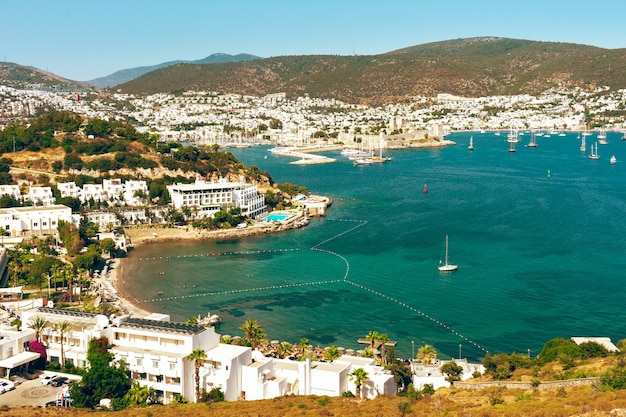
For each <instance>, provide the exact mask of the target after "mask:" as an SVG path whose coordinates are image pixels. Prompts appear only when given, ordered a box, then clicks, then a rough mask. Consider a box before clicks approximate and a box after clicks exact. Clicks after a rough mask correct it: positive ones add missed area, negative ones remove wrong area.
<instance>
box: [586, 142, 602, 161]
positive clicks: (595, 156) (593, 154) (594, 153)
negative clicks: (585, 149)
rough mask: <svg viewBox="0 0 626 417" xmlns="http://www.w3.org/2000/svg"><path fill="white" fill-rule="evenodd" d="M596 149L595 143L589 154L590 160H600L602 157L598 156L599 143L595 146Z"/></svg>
mask: <svg viewBox="0 0 626 417" xmlns="http://www.w3.org/2000/svg"><path fill="white" fill-rule="evenodd" d="M595 145H596V146H595V148H594V146H593V143H592V144H591V153H590V154H589V159H600V155H598V142H596V144H595Z"/></svg>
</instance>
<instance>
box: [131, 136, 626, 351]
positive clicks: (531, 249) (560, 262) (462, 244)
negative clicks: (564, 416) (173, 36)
mask: <svg viewBox="0 0 626 417" xmlns="http://www.w3.org/2000/svg"><path fill="white" fill-rule="evenodd" d="M470 136H472V137H473V143H474V148H475V150H474V151H472V152H470V151H469V150H468V148H467V145H468V143H469V139H470ZM620 138H621V133H608V141H609V143H608V144H607V145H600V147H599V154H600V159H599V160H591V159H589V158H588V157H587V155H588V154H589V152H590V147H591V146H590V145H591V143H593V142H595V141H596V139H595V134H594V135H593V136H589V137H587V152H586V153H583V152H581V151H580V150H579V146H580V139H579V134H578V133H576V132H574V133H567V135H566V136H558V135H552V136H551V137H538V138H537V144H538V146H537V148H530V147H527V146H525V145H526V144H527V143H528V141H529V139H530V134H529V133H528V132H525V133H524V134H523V135H522V136H521V142H520V143H518V144H517V146H516V149H517V152H514V153H513V152H507V149H508V144H507V142H506V132H504V133H503V134H502V135H501V136H497V135H495V134H494V132H486V133H478V132H464V133H453V134H451V135H450V136H448V139H450V140H453V141H455V142H457V145H456V146H451V147H445V148H440V149H422V150H415V149H414V150H396V151H390V154H391V156H392V157H393V160H392V161H391V162H389V163H386V164H380V165H371V166H358V167H354V166H353V165H352V163H351V162H350V161H349V160H347V159H345V158H343V157H342V156H341V155H340V154H339V152H335V153H328V154H326V155H328V156H332V157H335V158H337V159H339V162H337V163H332V164H323V165H310V166H302V165H290V164H289V162H290V161H291V160H293V159H291V158H288V157H284V156H275V155H273V154H271V153H269V152H267V150H268V147H263V146H258V147H252V148H248V149H237V150H233V153H234V154H235V156H236V157H237V158H239V159H240V160H241V161H242V162H244V163H246V164H248V165H256V166H258V167H259V168H260V169H261V170H262V171H267V172H269V173H271V175H272V177H273V178H274V180H276V181H277V182H280V183H282V182H292V183H297V184H300V185H304V186H306V187H307V188H308V189H309V190H310V191H311V192H314V193H317V194H322V195H327V196H330V197H332V198H333V201H334V202H333V205H332V206H331V208H330V209H329V210H328V213H327V216H326V217H324V218H317V219H313V220H312V221H311V223H310V224H309V225H308V226H307V227H305V228H303V229H299V230H293V231H288V232H284V233H279V234H272V235H264V236H258V237H251V238H245V239H236V240H229V241H222V242H200V243H199V242H175V243H163V244H153V245H143V246H140V247H138V248H136V249H135V250H134V251H132V252H131V253H130V255H129V258H128V260H127V261H126V262H125V266H124V276H125V280H126V290H127V292H128V293H129V294H130V295H131V296H133V297H134V298H136V299H137V300H139V301H140V303H141V304H142V305H143V306H144V307H146V308H148V309H151V310H153V311H157V312H164V313H168V314H170V315H171V316H172V319H173V320H181V321H184V320H186V319H187V318H189V317H190V316H193V315H197V314H202V315H206V314H207V313H208V312H211V313H212V314H219V315H220V316H221V317H222V318H223V319H224V322H223V323H222V324H221V325H220V327H219V328H218V332H219V333H221V334H230V335H238V334H241V331H239V330H238V327H239V326H240V325H241V323H243V321H244V320H247V319H253V320H257V321H258V322H259V323H260V324H261V325H262V326H263V328H264V329H265V331H266V333H267V334H268V336H269V338H270V340H272V339H276V340H281V341H282V340H286V341H290V342H294V343H295V342H298V341H299V340H300V338H301V337H307V338H309V340H310V341H311V343H312V344H314V345H320V346H328V345H332V344H334V345H336V346H341V347H345V348H352V349H359V348H360V346H359V345H358V343H357V339H358V338H360V337H364V336H365V335H366V334H367V333H368V331H370V330H375V331H378V332H381V333H387V335H388V336H389V337H390V339H391V340H395V341H397V342H398V345H397V351H398V354H399V355H400V356H404V357H409V356H410V355H412V353H413V349H414V350H415V352H416V351H417V349H418V348H419V347H420V346H422V345H424V344H431V345H433V346H435V348H436V349H437V350H438V351H439V352H440V356H441V357H458V356H459V350H461V356H463V357H469V358H470V359H475V360H477V359H480V358H482V357H483V356H484V355H485V353H486V352H487V351H489V352H492V353H499V352H506V353H511V352H523V353H526V352H527V351H528V350H529V349H530V351H531V353H532V354H533V355H534V354H537V353H538V352H539V350H540V349H541V347H542V346H543V344H544V343H545V342H546V341H548V340H550V339H552V338H555V337H566V338H569V337H571V336H608V337H611V338H612V340H613V341H614V342H616V341H617V340H619V339H622V338H626V320H625V319H626V317H625V316H626V312H625V311H624V309H623V305H624V299H625V298H626V291H625V290H624V280H625V279H626V278H625V277H626V256H625V253H626V235H625V233H624V232H625V231H626V216H625V213H626V141H621V140H620ZM611 155H615V156H616V158H617V161H618V162H617V164H616V165H611V164H610V163H609V158H610V157H611ZM265 156H267V159H265ZM548 173H549V175H548ZM424 184H427V185H428V193H427V194H424V193H423V188H424ZM446 235H449V239H450V261H451V262H453V263H456V264H458V265H459V269H458V270H457V271H455V272H452V273H441V272H439V271H438V269H437V266H438V263H439V259H440V258H441V256H442V252H443V247H444V242H445V236H446ZM159 271H163V272H164V275H159ZM161 293H162V294H161Z"/></svg>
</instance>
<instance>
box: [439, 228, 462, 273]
mask: <svg viewBox="0 0 626 417" xmlns="http://www.w3.org/2000/svg"><path fill="white" fill-rule="evenodd" d="M444 259H445V263H444V262H442V261H441V260H440V261H439V267H438V268H439V270H440V271H444V272H447V271H455V270H456V269H457V268H458V266H457V265H456V264H450V263H448V235H446V256H445V258H444Z"/></svg>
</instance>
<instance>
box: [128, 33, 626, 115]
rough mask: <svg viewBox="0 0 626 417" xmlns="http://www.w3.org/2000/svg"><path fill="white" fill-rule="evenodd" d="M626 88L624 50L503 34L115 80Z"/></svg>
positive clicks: (367, 96)
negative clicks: (374, 52) (378, 52)
mask: <svg viewBox="0 0 626 417" xmlns="http://www.w3.org/2000/svg"><path fill="white" fill-rule="evenodd" d="M603 85H608V86H610V87H611V88H613V89H620V88H626V49H615V50H610V49H602V48H597V47H591V46H585V45H576V44H568V43H555V42H537V41H527V40H518V39H507V38H493V37H482V38H470V39H456V40H450V41H444V42H436V43H429V44H424V45H418V46H413V47H410V48H404V49H400V50H396V51H392V52H389V53H386V54H382V55H367V56H365V55H364V56H335V55H309V56H281V57H273V58H267V59H258V60H254V61H247V62H230V63H223V64H210V65H195V64H186V63H181V64H177V65H173V66H170V67H167V68H162V69H159V70H156V71H153V72H150V73H148V74H145V75H143V76H142V77H139V78H137V79H135V80H132V81H130V82H127V83H124V84H120V85H118V86H117V88H120V89H121V90H122V91H124V92H128V93H157V92H170V93H172V92H173V93H176V92H181V91H185V90H204V91H217V92H220V93H224V94H226V93H237V94H249V95H256V96H262V95H266V94H270V93H277V92H285V93H287V95H288V96H289V97H297V96H303V95H305V94H309V95H310V96H312V97H319V98H335V99H339V100H342V101H345V102H349V103H357V104H369V105H380V104H385V103H398V102H403V101H406V100H409V99H410V98H411V97H414V96H417V95H421V96H435V95H436V94H438V93H448V94H454V95H460V96H466V97H479V96H488V95H507V94H520V93H528V94H536V93H539V92H542V91H545V90H546V89H549V88H552V87H569V88H572V87H581V88H584V89H593V88H595V87H596V86H603Z"/></svg>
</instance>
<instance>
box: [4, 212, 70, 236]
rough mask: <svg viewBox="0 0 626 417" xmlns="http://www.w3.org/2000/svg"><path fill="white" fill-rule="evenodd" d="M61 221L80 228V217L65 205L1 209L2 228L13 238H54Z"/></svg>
mask: <svg viewBox="0 0 626 417" xmlns="http://www.w3.org/2000/svg"><path fill="white" fill-rule="evenodd" d="M61 220H63V221H65V222H68V223H72V224H74V225H76V226H78V224H79V223H80V216H79V215H72V209H71V208H69V207H67V206H63V205H50V206H46V207H39V206H36V207H11V208H3V209H0V227H3V228H4V230H6V232H7V233H8V234H9V236H11V237H30V236H44V235H50V236H54V235H56V234H57V228H58V226H59V221H61Z"/></svg>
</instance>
